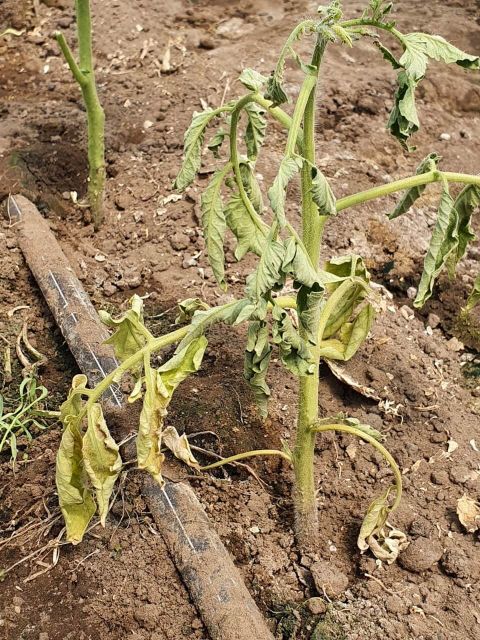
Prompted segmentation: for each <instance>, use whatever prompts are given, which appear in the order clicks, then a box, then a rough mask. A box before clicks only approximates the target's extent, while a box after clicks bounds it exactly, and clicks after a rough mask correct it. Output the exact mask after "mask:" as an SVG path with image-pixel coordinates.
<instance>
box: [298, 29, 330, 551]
mask: <svg viewBox="0 0 480 640" xmlns="http://www.w3.org/2000/svg"><path fill="white" fill-rule="evenodd" d="M325 47H326V42H325V41H324V40H322V39H319V40H318V41H317V44H316V47H315V51H314V54H313V57H312V65H313V66H315V67H316V68H317V69H318V68H319V66H320V62H321V59H322V56H323V53H324V51H325ZM314 79H315V80H317V78H316V77H314ZM315 89H316V82H315V85H314V86H313V88H312V89H311V91H310V94H309V97H308V100H307V103H306V105H305V110H304V114H303V157H304V158H305V160H306V161H307V162H304V163H303V166H302V170H301V190H302V240H303V244H304V245H305V248H306V250H307V254H308V256H309V258H310V260H311V261H312V264H313V265H314V266H315V269H318V264H319V260H320V244H321V239H322V231H323V222H322V220H321V216H319V213H318V209H317V206H316V205H315V203H314V202H313V199H312V173H311V169H310V167H311V165H315ZM301 312H302V309H300V308H299V313H301ZM300 334H301V335H302V337H303V338H306V337H307V336H306V335H305V330H304V329H303V328H300ZM312 358H313V361H314V365H315V367H314V371H313V373H312V374H311V375H308V376H302V377H301V378H300V383H299V398H298V417H297V431H296V435H295V445H294V448H293V468H294V474H295V485H294V496H293V499H294V507H295V535H296V538H297V541H298V544H299V546H300V547H301V548H302V549H304V550H308V549H311V548H313V546H314V541H315V539H316V536H317V533H318V514H317V504H316V494H315V477H314V456H315V434H314V433H312V431H311V426H312V424H314V423H315V422H316V421H317V420H318V391H319V361H320V356H319V352H318V345H317V346H316V347H314V348H313V349H312Z"/></svg>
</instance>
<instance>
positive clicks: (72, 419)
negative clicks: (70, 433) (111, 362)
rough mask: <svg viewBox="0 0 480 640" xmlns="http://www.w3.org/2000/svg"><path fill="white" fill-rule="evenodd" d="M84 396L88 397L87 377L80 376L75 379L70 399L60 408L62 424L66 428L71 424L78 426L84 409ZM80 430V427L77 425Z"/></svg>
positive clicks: (69, 395) (69, 394)
mask: <svg viewBox="0 0 480 640" xmlns="http://www.w3.org/2000/svg"><path fill="white" fill-rule="evenodd" d="M82 395H88V389H87V376H85V375H83V374H78V375H76V376H74V377H73V380H72V386H71V389H70V391H69V393H68V398H67V399H66V400H65V402H64V403H63V404H62V406H61V407H60V422H61V423H62V424H63V426H64V427H66V426H67V424H69V423H74V424H76V420H77V418H78V414H79V413H80V411H81V409H82V404H83V403H82ZM76 426H77V427H78V428H79V425H76Z"/></svg>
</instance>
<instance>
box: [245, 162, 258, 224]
mask: <svg viewBox="0 0 480 640" xmlns="http://www.w3.org/2000/svg"><path fill="white" fill-rule="evenodd" d="M254 167H255V165H254V164H253V162H250V161H247V162H240V173H241V175H242V183H243V187H244V189H245V191H246V193H247V196H248V198H249V200H250V202H251V203H252V205H253V208H254V209H255V211H256V212H257V213H259V214H261V213H262V212H263V196H262V190H261V189H260V185H259V184H258V181H257V178H256V177H255V174H254V171H253V169H254Z"/></svg>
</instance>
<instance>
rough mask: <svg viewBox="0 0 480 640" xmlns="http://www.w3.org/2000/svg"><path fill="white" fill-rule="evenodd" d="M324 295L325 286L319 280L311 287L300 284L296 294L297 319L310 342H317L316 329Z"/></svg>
mask: <svg viewBox="0 0 480 640" xmlns="http://www.w3.org/2000/svg"><path fill="white" fill-rule="evenodd" d="M324 297H325V288H324V287H323V285H322V284H321V283H320V282H315V283H314V284H313V286H312V287H306V286H304V285H302V286H301V287H300V289H299V291H298V294H297V305H298V307H297V313H298V321H299V323H300V326H301V327H302V329H303V330H304V331H305V333H306V335H307V338H308V341H309V343H310V344H317V342H318V336H317V335H316V331H317V330H318V319H319V317H320V311H321V307H322V301H323V299H324Z"/></svg>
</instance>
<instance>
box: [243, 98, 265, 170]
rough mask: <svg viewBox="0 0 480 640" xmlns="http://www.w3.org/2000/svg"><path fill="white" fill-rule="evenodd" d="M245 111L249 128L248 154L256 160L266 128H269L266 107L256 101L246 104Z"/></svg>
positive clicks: (246, 131) (247, 138)
mask: <svg viewBox="0 0 480 640" xmlns="http://www.w3.org/2000/svg"><path fill="white" fill-rule="evenodd" d="M245 113H246V114H247V118H248V123H247V128H246V129H245V144H246V146H247V156H248V159H249V160H253V161H255V160H256V159H257V157H258V153H259V151H260V147H261V146H262V144H263V141H264V139H265V129H266V128H267V121H266V120H265V109H263V108H262V107H261V106H259V105H258V104H256V103H255V102H249V103H248V104H246V105H245Z"/></svg>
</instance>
